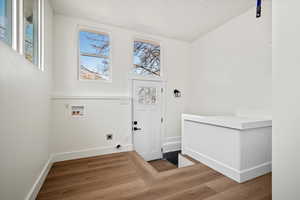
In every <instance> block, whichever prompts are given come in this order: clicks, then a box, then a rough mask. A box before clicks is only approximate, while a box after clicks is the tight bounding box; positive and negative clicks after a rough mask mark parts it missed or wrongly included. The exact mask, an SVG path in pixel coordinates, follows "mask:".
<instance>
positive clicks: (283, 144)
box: [272, 0, 300, 200]
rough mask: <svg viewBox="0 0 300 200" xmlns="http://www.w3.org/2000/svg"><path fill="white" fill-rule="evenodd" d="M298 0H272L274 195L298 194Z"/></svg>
mask: <svg viewBox="0 0 300 200" xmlns="http://www.w3.org/2000/svg"><path fill="white" fill-rule="evenodd" d="M299 8H300V2H299V1H297V0H285V1H282V0H273V175H272V176H273V199H274V200H282V199H288V200H297V199H299V197H300V190H299V185H300V172H299V169H300V161H299V158H300V155H299V152H300V145H299V144H300V134H299V133H300V112H299V110H300V109H299V102H300V92H299V85H300V79H299V74H300V67H299V63H300V59H299V47H300V46H299V43H300V39H299V35H300V20H299V18H300V12H299Z"/></svg>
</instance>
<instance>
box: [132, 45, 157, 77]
mask: <svg viewBox="0 0 300 200" xmlns="http://www.w3.org/2000/svg"><path fill="white" fill-rule="evenodd" d="M133 55H134V58H133V64H134V70H133V71H134V73H135V74H138V75H143V76H160V71H161V70H160V45H159V44H157V43H154V42H148V41H143V40H135V41H134V52H133Z"/></svg>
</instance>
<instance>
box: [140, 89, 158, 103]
mask: <svg viewBox="0 0 300 200" xmlns="http://www.w3.org/2000/svg"><path fill="white" fill-rule="evenodd" d="M156 101H157V96H156V88H152V87H140V88H139V89H138V102H139V104H144V105H154V104H156Z"/></svg>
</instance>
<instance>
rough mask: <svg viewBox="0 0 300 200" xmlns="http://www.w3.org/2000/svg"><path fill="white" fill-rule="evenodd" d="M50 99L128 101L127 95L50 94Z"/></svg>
mask: <svg viewBox="0 0 300 200" xmlns="http://www.w3.org/2000/svg"><path fill="white" fill-rule="evenodd" d="M51 99H52V100H120V101H124V100H125V101H126V100H127V101H130V99H131V98H130V97H127V96H52V97H51Z"/></svg>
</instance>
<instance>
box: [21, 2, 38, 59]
mask: <svg viewBox="0 0 300 200" xmlns="http://www.w3.org/2000/svg"><path fill="white" fill-rule="evenodd" d="M24 55H25V58H26V59H27V60H29V61H30V62H32V63H34V64H37V63H38V0H24Z"/></svg>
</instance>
